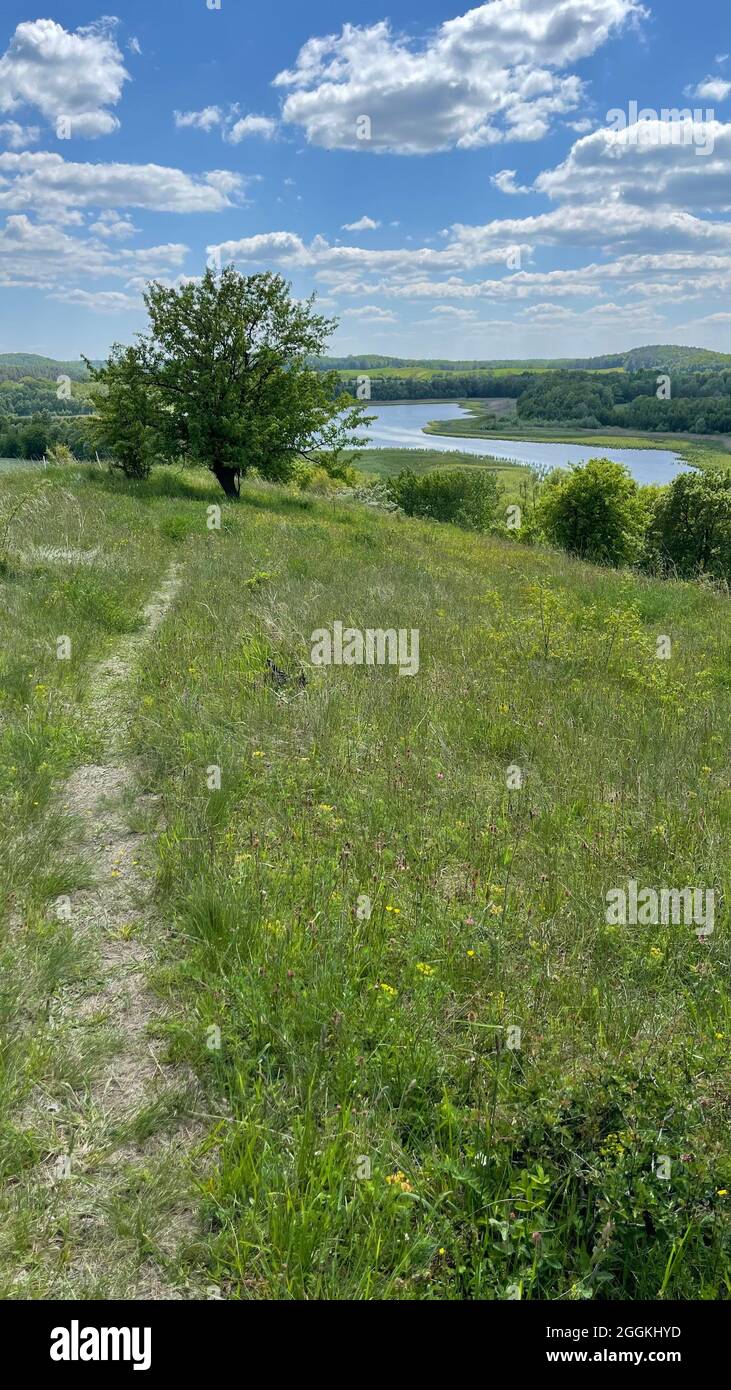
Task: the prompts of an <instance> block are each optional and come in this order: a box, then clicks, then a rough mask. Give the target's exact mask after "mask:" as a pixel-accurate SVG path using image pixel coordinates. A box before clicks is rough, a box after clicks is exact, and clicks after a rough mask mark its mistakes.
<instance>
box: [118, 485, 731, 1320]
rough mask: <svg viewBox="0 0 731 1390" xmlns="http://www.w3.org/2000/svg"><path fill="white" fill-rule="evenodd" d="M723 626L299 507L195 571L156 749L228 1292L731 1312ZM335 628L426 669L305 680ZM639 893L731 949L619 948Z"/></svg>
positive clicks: (185, 1043) (660, 936)
mask: <svg viewBox="0 0 731 1390" xmlns="http://www.w3.org/2000/svg"><path fill="white" fill-rule="evenodd" d="M261 574H267V575H269V576H270V577H269V578H268V580H267V581H266V582H263V583H257V584H256V585H255V586H252V587H247V583H246V581H247V579H248V578H249V577H250V576H252V575H261ZM728 617H729V604H728V600H725V599H723V598H722V597H720V596H718V595H716V594H714V593H713V592H709V591H704V590H702V589H701V588H699V587H695V586H693V585H676V584H659V583H652V582H647V581H642V580H638V579H636V578H635V577H633V576H632V575H631V574H624V573H616V572H609V571H601V570H596V569H592V568H589V567H585V566H582V565H580V564H577V563H573V562H570V561H568V560H566V559H563V558H558V557H556V556H553V555H550V554H547V553H545V552H543V553H542V552H535V551H526V550H517V551H516V549H515V548H514V547H511V546H508V545H506V544H503V543H501V542H499V541H497V540H492V539H483V538H477V537H473V536H468V535H466V534H465V533H463V532H458V531H456V530H452V529H451V528H448V527H440V526H437V525H432V526H429V525H425V524H422V523H418V522H412V521H406V520H404V519H398V518H394V517H388V516H382V515H371V514H368V515H367V516H364V515H363V513H362V512H361V511H360V510H359V509H358V508H357V507H355V506H345V505H341V506H338V505H337V504H333V503H327V504H325V503H321V502H317V503H312V504H311V505H310V507H309V508H307V509H306V510H304V511H302V512H301V513H300V514H296V513H293V512H292V511H289V510H283V508H282V494H281V493H278V492H277V490H276V489H268V490H264V491H262V490H261V489H256V488H252V489H251V490H248V489H245V493H244V497H243V500H242V503H241V504H240V505H239V506H238V507H235V508H229V509H227V510H226V513H225V522H224V527H223V530H222V531H221V532H220V533H211V534H209V535H207V536H206V537H205V538H204V540H203V542H202V544H201V545H199V546H197V547H196V548H195V550H194V553H192V554H191V557H190V561H189V565H188V569H187V572H186V578H185V587H184V590H183V593H182V597H181V600H180V602H179V604H178V606H177V608H176V614H175V617H174V619H173V620H171V621H170V622H169V623H168V624H167V625H166V627H165V629H164V630H163V632H162V634H161V637H160V642H159V644H158V646H157V648H156V651H155V653H154V656H153V658H152V659H151V660H150V662H149V663H148V664H147V666H146V669H145V672H144V674H143V676H142V678H141V680H140V683H139V707H140V720H139V723H138V726H137V740H136V748H137V752H138V754H139V755H141V756H142V757H143V758H144V759H145V761H146V764H147V766H148V768H149V773H148V778H149V787H150V788H153V787H154V788H155V789H158V790H161V791H162V795H163V798H164V805H165V812H166V822H167V829H166V831H165V833H164V834H163V835H162V836H161V838H160V840H159V889H158V891H159V896H160V902H161V904H163V905H164V907H165V910H166V911H169V912H171V913H172V914H174V916H175V920H176V922H177V924H178V930H179V933H180V938H179V950H178V951H177V953H176V957H175V959H173V960H172V961H171V963H170V969H169V971H168V972H166V974H165V977H164V979H162V980H161V981H160V984H161V987H162V988H164V989H165V991H166V992H167V993H168V994H169V996H170V1000H171V1001H174V1002H175V1006H176V1010H177V1011H178V1020H179V1021H177V1022H176V1023H175V1024H174V1025H173V1026H172V1027H171V1029H170V1044H171V1048H172V1051H173V1055H175V1056H183V1057H185V1058H187V1059H188V1060H190V1061H191V1062H192V1063H193V1064H194V1065H195V1066H196V1067H197V1068H198V1069H199V1071H200V1074H201V1076H202V1077H203V1078H204V1079H205V1078H207V1085H208V1088H209V1093H210V1108H211V1113H212V1114H214V1115H218V1116H220V1119H219V1121H218V1122H217V1123H216V1124H215V1125H214V1126H213V1128H212V1133H211V1138H210V1147H211V1153H212V1154H214V1155H215V1159H216V1162H215V1163H214V1164H213V1165H212V1168H211V1170H209V1171H207V1173H206V1175H205V1177H203V1176H202V1177H201V1184H200V1185H201V1198H202V1202H203V1209H204V1212H205V1216H206V1221H207V1224H208V1226H209V1228H210V1231H211V1236H210V1241H209V1246H208V1257H209V1259H210V1261H211V1270H212V1274H213V1276H214V1279H215V1281H216V1282H218V1283H220V1284H221V1286H222V1287H223V1288H224V1289H225V1290H226V1291H227V1293H228V1294H229V1295H230V1296H233V1297H239V1298H251V1297H257V1298H284V1299H287V1298H308V1299H311V1298H336V1299H340V1298H348V1297H353V1298H357V1299H367V1298H387V1299H406V1300H412V1299H424V1298H426V1299H433V1298H440V1299H442V1298H444V1299H463V1298H487V1299H500V1298H505V1297H510V1296H515V1295H516V1291H517V1293H519V1294H520V1296H522V1297H524V1298H531V1299H556V1298H609V1299H619V1298H629V1299H642V1298H649V1299H656V1298H660V1297H666V1296H667V1297H678V1298H681V1299H691V1298H701V1299H705V1298H718V1297H725V1296H727V1295H728V1292H729V1248H728V1225H727V1223H726V1217H725V1212H726V1211H727V1207H728V1199H727V1197H726V1196H724V1195H723V1194H724V1193H725V1192H727V1191H728V1189H729V1188H730V1187H731V1181H730V1178H731V1170H730V1168H729V1158H728V1153H727V1145H726V1143H725V1139H724V1127H725V1124H726V1117H727V1105H728V1091H727V1079H726V1076H725V1068H726V1062H725V1059H726V1057H727V1052H728V1037H729V1029H730V1027H731V1020H730V1018H729V999H728V974H727V970H728V909H727V906H726V904H727V902H728V891H729V869H728V857H727V854H726V851H725V848H724V845H725V843H726V842H727V838H728V828H729V811H730V809H731V806H730V802H729V794H728V754H727V748H728V732H729V715H730V714H731V703H730V698H729V665H728V663H729V655H730V649H729V639H728ZM335 619H340V620H341V621H342V622H343V623H344V624H346V625H349V626H356V627H367V626H380V627H389V626H396V627H398V626H405V627H417V628H418V629H419V630H420V634H421V652H422V658H421V659H422V666H421V670H420V672H419V674H418V676H416V677H414V678H402V677H400V676H399V675H398V672H397V671H396V670H394V669H389V668H345V667H343V668H335V667H332V668H323V669H320V670H311V671H309V673H308V680H307V685H306V687H305V688H304V689H300V688H299V687H298V685H297V682H296V680H295V679H294V677H295V676H296V674H297V673H298V672H299V671H300V670H301V669H305V670H307V665H308V656H309V636H310V634H311V633H312V632H313V631H314V630H315V629H316V628H319V627H327V626H329V625H331V624H332V622H333V621H334V620H335ZM660 633H666V634H670V635H671V636H672V641H673V658H672V660H671V661H669V662H663V661H659V660H658V659H657V657H656V654H655V653H656V638H657V635H658V634H660ZM267 657H270V658H271V659H272V660H274V661H275V663H276V665H277V667H278V668H279V669H280V670H282V671H285V672H288V673H290V674H291V676H292V680H291V681H290V682H289V683H287V684H285V685H283V686H281V687H272V686H271V685H270V684H269V683H268V681H267V679H266V675H265V662H266V658H267ZM512 765H518V766H520V768H521V769H522V770H523V772H524V775H525V783H524V787H523V789H522V790H509V789H508V787H507V785H506V780H507V779H506V772H507V769H508V767H509V766H512ZM212 766H214V767H215V766H217V767H219V768H220V770H221V788H220V790H216V791H211V790H209V787H208V782H207V774H208V770H209V769H210V768H211V767H212ZM630 878H636V879H637V880H638V881H639V882H640V883H641V884H647V885H655V884H657V885H658V886H659V885H668V886H674V885H677V886H678V887H682V886H684V885H685V884H686V883H689V884H692V885H705V886H708V887H710V886H715V888H716V892H717V901H718V904H719V908H718V911H717V918H716V931H715V933H714V934H713V935H712V936H711V937H710V938H709V939H707V940H705V941H700V940H699V939H698V937H697V935H696V934H695V933H694V932H693V931H692V929H689V928H688V927H657V926H656V927H627V928H613V927H609V926H607V924H606V921H605V895H606V893H607V891H608V889H609V888H610V887H612V886H622V885H623V884H626V882H627V880H628V879H630ZM365 897H367V898H369V899H370V902H371V904H372V912H371V915H370V917H366V916H364V915H363V910H362V909H363V899H364V898H365ZM515 1028H518V1029H520V1034H519V1037H520V1046H519V1047H514V1048H511V1047H510V1046H509V1041H510V1039H511V1038H514V1037H515V1036H516V1035H515V1034H511V1033H510V1032H509V1030H510V1029H515ZM217 1030H220V1034H219V1031H217ZM219 1036H220V1047H219V1045H218V1041H217V1040H218V1039H219ZM658 1155H667V1156H670V1159H671V1170H670V1171H671V1179H670V1182H666V1181H665V1180H664V1179H663V1178H661V1177H658V1176H657V1166H658V1161H659V1160H658Z"/></svg>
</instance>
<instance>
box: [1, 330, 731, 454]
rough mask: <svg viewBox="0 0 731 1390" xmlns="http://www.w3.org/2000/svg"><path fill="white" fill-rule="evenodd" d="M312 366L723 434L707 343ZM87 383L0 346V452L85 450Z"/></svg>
mask: <svg viewBox="0 0 731 1390" xmlns="http://www.w3.org/2000/svg"><path fill="white" fill-rule="evenodd" d="M312 366H313V367H314V368H315V369H316V370H323V371H325V370H328V371H333V372H336V373H337V374H338V375H337V379H336V381H335V387H334V389H335V394H336V395H340V394H346V393H347V394H350V395H353V396H355V395H357V394H358V387H359V385H361V386H362V377H363V376H367V377H368V390H369V396H368V399H369V400H372V401H400V400H435V399H447V400H449V399H452V400H460V399H473V400H475V399H482V398H487V397H507V398H510V399H512V400H514V401H515V402H516V410H517V415H518V418H519V419H520V420H522V421H525V422H526V423H529V422H530V423H531V424H542V425H564V426H566V425H568V426H572V427H575V428H582V429H596V428H598V427H606V426H609V427H614V428H622V429H624V428H626V429H635V430H659V431H668V432H671V433H672V432H678V431H683V432H692V433H695V434H726V433H731V354H728V353H718V352H711V351H710V350H708V349H706V348H688V347H676V346H672V345H668V346H653V347H644V348H633V349H632V350H631V351H629V352H625V353H615V354H609V355H607V356H604V357H594V358H585V359H577V360H576V361H568V360H565V359H556V360H553V361H540V360H539V359H535V360H533V361H527V360H526V361H520V362H517V361H512V362H509V361H497V360H493V361H489V362H488V361H484V362H483V361H451V362H450V361H446V360H441V361H439V360H424V359H409V358H398V357H381V356H374V355H365V356H362V357H328V358H320V359H317V361H313V363H312ZM59 378H61V379H64V378H65V380H62V381H61V382H59ZM359 378H361V382H360V383H359V380H358V379H359ZM668 378H669V380H668ZM90 388H91V382H90V381H89V378H88V373H87V371H86V368H85V366H84V365H83V363H81V362H61V361H54V360H53V359H52V358H48V357H37V356H34V355H33V354H30V353H9V354H4V355H2V354H0V457H4V458H13V457H16V458H18V457H27V458H37V457H41V456H42V455H43V453H44V452H45V450H46V449H47V448H48V447H50V446H51V445H52V444H55V443H59V442H61V443H64V444H67V445H68V446H69V447H70V448H72V449H73V451H74V453H75V454H76V456H77V457H78V458H87V457H89V456H90V454H91V456H92V457H93V450H92V449H91V444H90V436H89V432H88V423H89V421H88V419H86V420H85V419H84V417H88V416H89V415H91V414H92V413H93V405H92V403H91V399H90V396H89V391H90ZM366 403H367V402H366ZM485 423H486V424H487V423H488V422H485ZM495 424H496V427H497V425H498V422H497V421H496V422H495Z"/></svg>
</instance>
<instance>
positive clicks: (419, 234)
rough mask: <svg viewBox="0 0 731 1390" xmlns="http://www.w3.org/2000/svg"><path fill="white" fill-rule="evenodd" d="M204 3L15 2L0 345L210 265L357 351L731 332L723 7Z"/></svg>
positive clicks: (93, 330) (136, 315) (2, 208)
mask: <svg viewBox="0 0 731 1390" xmlns="http://www.w3.org/2000/svg"><path fill="white" fill-rule="evenodd" d="M209 3H210V4H214V3H215V0H155V3H154V4H150V3H149V0H127V2H126V3H124V4H123V5H121V6H118V7H117V12H116V14H117V17H116V18H111V17H108V16H104V14H103V12H102V11H101V10H100V8H99V7H98V5H94V4H82V3H78V4H77V3H68V4H53V5H51V6H50V7H43V8H42V9H39V10H34V9H29V8H28V5H27V3H26V4H24V5H23V6H20V5H18V4H16V3H15V0H4V5H3V14H2V19H1V20H0V54H2V55H3V56H1V57H0V289H1V291H2V305H3V308H2V313H1V314H0V351H5V352H10V351H28V352H43V353H49V354H51V355H54V356H58V357H67V356H68V357H75V356H77V355H78V354H79V353H80V352H82V351H83V352H86V353H88V354H91V355H92V356H101V355H103V354H104V353H105V352H106V350H107V349H108V347H109V345H110V344H111V342H113V341H115V340H117V341H129V340H130V339H131V338H132V336H133V334H134V333H135V332H136V331H138V330H139V329H141V328H143V327H144V323H145V316H144V310H143V307H142V302H141V292H142V289H143V288H144V284H145V282H146V281H147V280H148V279H149V278H151V277H153V276H154V277H156V278H160V279H164V280H165V281H166V282H168V283H176V282H178V281H179V280H180V279H181V278H185V277H191V276H196V275H199V274H200V273H201V271H202V269H203V268H204V266H205V264H206V260H207V258H209V257H212V258H213V260H214V263H216V262H219V263H223V262H224V261H229V260H232V261H234V263H235V264H236V265H237V266H238V267H239V268H240V269H241V270H242V271H246V272H252V271H256V270H260V269H263V268H274V269H277V270H281V271H282V273H283V274H285V275H286V276H287V277H288V278H289V279H290V280H291V281H292V284H293V287H294V290H295V292H296V293H297V294H298V295H301V294H307V293H310V292H311V291H312V290H316V291H317V293H318V295H319V296H320V297H321V299H322V301H323V304H324V308H325V310H326V311H327V312H328V313H332V314H333V315H336V316H338V317H339V319H340V327H339V329H338V331H337V333H336V335H335V337H334V339H333V343H332V348H333V350H334V351H338V352H342V353H347V352H383V353H390V354H396V355H403V356H407V355H408V356H445V357H510V356H516V357H517V356H526V355H530V356H552V355H559V354H596V353H601V352H605V351H615V350H618V349H620V348H623V347H626V346H632V345H637V344H641V343H648V342H679V343H682V342H686V343H692V344H696V345H700V346H707V347H716V348H720V349H723V350H726V351H729V350H731V312H729V311H728V309H727V308H726V305H728V303H729V296H728V291H729V288H730V287H731V221H730V220H729V212H730V211H731V57H730V56H729V55H730V54H731V18H730V17H729V10H728V0H703V4H702V6H693V5H689V4H688V3H687V0H682V3H681V0H654V2H652V3H650V0H647V3H639V0H490V3H488V4H485V5H480V6H477V7H473V8H472V9H470V8H468V7H467V6H464V5H461V4H459V3H458V0H443V2H442V3H435V0H419V4H418V5H417V4H415V3H413V0H411V3H409V2H408V0H383V3H382V4H381V3H380V0H376V4H375V5H374V6H369V7H368V9H367V14H368V17H367V18H364V17H363V10H362V9H361V7H359V6H353V7H350V6H349V5H348V4H347V0H339V3H335V0H310V3H308V4H307V5H304V4H302V3H301V0H297V2H296V3H294V2H293V0H276V3H274V4H270V5H260V6H252V5H249V4H244V3H242V0H220V9H215V8H209ZM632 103H635V105H634V106H633V105H632ZM638 111H644V113H645V114H644V116H643V117H642V118H641V119H640V120H639V121H638V118H637V113H638ZM683 111H689V112H692V113H693V114H692V115H691V116H683V115H682V112H683Z"/></svg>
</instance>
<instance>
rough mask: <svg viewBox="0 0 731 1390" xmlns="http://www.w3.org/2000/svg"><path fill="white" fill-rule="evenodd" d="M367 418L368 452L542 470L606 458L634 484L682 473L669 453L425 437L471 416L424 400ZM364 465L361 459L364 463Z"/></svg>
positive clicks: (372, 410) (380, 405)
mask: <svg viewBox="0 0 731 1390" xmlns="http://www.w3.org/2000/svg"><path fill="white" fill-rule="evenodd" d="M367 411H368V415H372V416H374V417H375V419H374V421H373V424H372V425H371V427H370V429H367V430H365V431H363V433H364V434H365V436H366V438H367V439H368V444H369V447H370V448H372V449H383V448H389V449H438V450H440V451H444V450H445V449H456V450H459V452H460V453H462V454H477V455H479V456H480V457H483V458H484V457H490V456H492V457H493V458H499V459H509V460H511V461H512V462H515V463H529V464H533V465H539V466H543V467H547V468H560V467H562V466H565V465H566V464H567V463H585V462H586V460H587V459H590V458H598V457H601V458H608V459H613V460H614V461H615V462H616V463H625V464H626V465H627V467H628V468H629V470H630V473H631V474H632V477H633V478H635V480H636V481H637V482H638V483H669V482H672V480H673V478H674V477H676V476H677V474H678V472H679V471H680V470H681V469H686V468H687V466H688V465H687V464H685V463H683V462H682V460H681V459H680V458H679V457H678V455H677V454H675V453H673V452H672V450H670V449H606V448H605V447H604V445H603V444H601V443H597V442H596V441H595V442H594V443H591V444H552V443H548V442H545V443H544V442H543V440H541V439H538V440H532V439H531V440H520V439H497V438H495V439H494V438H493V437H492V435H490V437H489V438H485V439H465V438H462V437H461V436H459V437H458V436H452V437H451V438H450V437H449V436H446V435H437V434H424V432H423V430H424V426H425V425H426V424H428V423H429V421H430V420H456V419H464V418H465V417H469V415H470V411H468V410H465V409H464V407H463V406H460V405H457V403H456V402H454V401H447V402H444V403H442V404H438V405H435V404H434V403H433V402H432V403H430V402H429V401H409V402H404V403H403V404H402V403H401V402H397V403H394V404H393V405H388V404H386V402H383V401H379V402H377V403H372V404H369V405H368V407H367ZM364 464H365V459H364Z"/></svg>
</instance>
